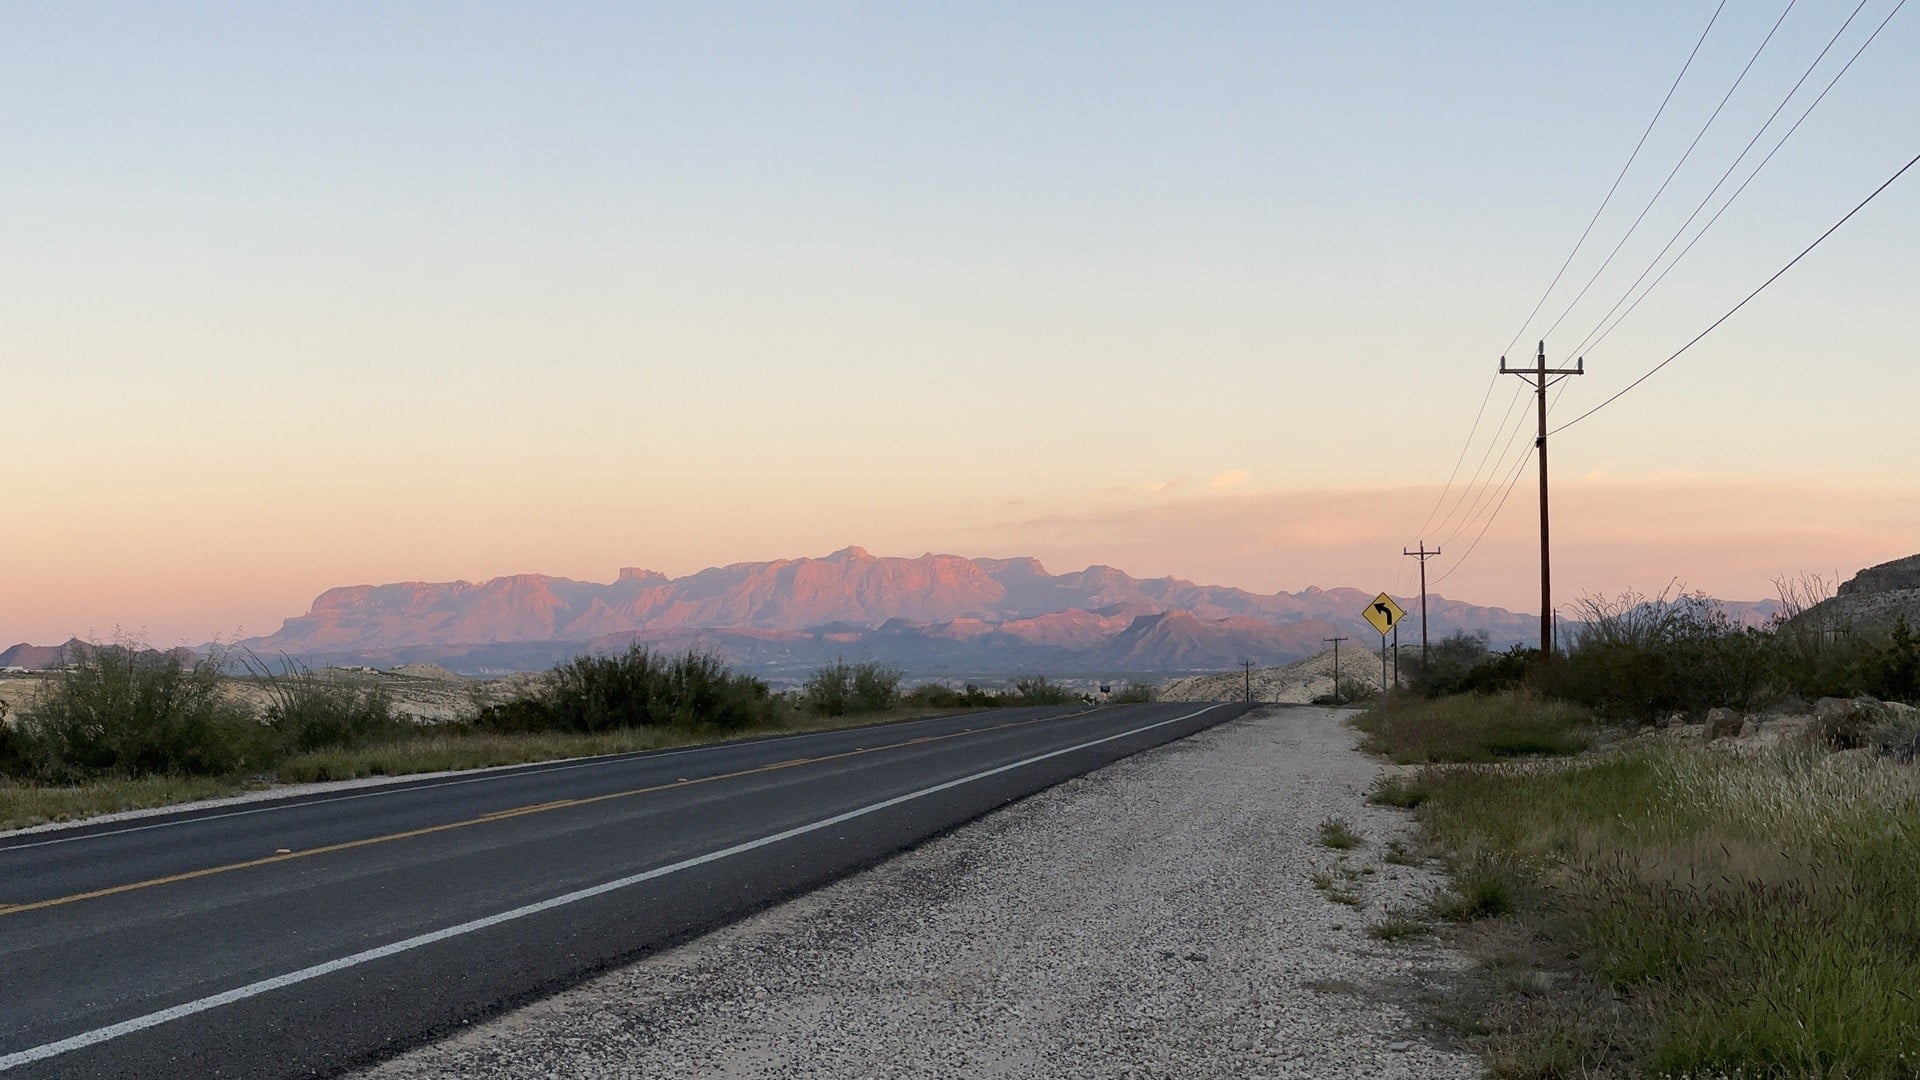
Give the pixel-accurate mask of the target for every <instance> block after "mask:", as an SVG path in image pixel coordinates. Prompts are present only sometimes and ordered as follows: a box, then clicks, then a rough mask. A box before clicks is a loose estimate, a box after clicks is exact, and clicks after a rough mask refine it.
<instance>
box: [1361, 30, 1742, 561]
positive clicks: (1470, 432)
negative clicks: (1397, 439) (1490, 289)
mask: <svg viewBox="0 0 1920 1080" xmlns="http://www.w3.org/2000/svg"><path fill="white" fill-rule="evenodd" d="M1726 6H1727V0H1720V3H1719V4H1718V5H1717V6H1716V7H1715V8H1714V9H1713V15H1712V16H1711V17H1709V18H1708V19H1707V25H1706V26H1705V27H1704V28H1702V29H1701V31H1700V36H1699V37H1698V38H1697V39H1695V40H1694V43H1693V48H1692V50H1691V51H1689V52H1688V53H1687V59H1686V62H1685V63H1683V64H1681V65H1680V71H1679V73H1678V74H1676V75H1675V76H1674V77H1673V82H1672V84H1670V85H1669V86H1668V87H1667V93H1666V96H1664V97H1662V98H1661V99H1660V105H1659V107H1658V108H1656V109H1655V110H1654V111H1653V118H1652V119H1651V120H1648V121H1647V126H1646V128H1645V130H1643V131H1641V132H1640V138H1639V140H1638V141H1637V142H1635V143H1634V144H1633V150H1632V151H1631V152H1630V153H1628V154H1627V160H1626V162H1625V163H1624V164H1622V165H1621V166H1620V171H1619V172H1618V173H1616V174H1615V175H1614V178H1613V183H1612V184H1611V185H1609V186H1608V188H1607V193H1606V194H1605V195H1604V196H1602V197H1601V199H1600V205H1599V206H1598V207H1595V208H1594V211H1593V216H1592V217H1590V218H1588V219H1587V227H1586V228H1585V229H1583V230H1581V232H1580V236H1579V238H1578V239H1576V240H1575V241H1574V242H1573V247H1572V249H1571V250H1569V251H1568V252H1567V257H1566V258H1565V259H1564V260H1562V261H1561V263H1560V269H1559V270H1558V271H1556V272H1555V273H1554V275H1553V280H1551V281H1549V282H1548V283H1547V287H1546V290H1545V291H1543V292H1542V293H1541V294H1540V299H1538V300H1536V301H1534V304H1533V310H1531V311H1529V312H1527V317H1526V318H1525V319H1524V320H1522V322H1521V324H1520V328H1519V329H1518V330H1516V331H1514V335H1513V340H1512V341H1510V342H1508V343H1507V347H1506V348H1505V349H1503V350H1501V352H1502V354H1503V355H1504V354H1506V353H1511V352H1512V351H1513V349H1514V346H1515V345H1518V344H1519V343H1520V339H1521V338H1522V337H1523V336H1525V335H1526V332H1527V327H1529V326H1531V325H1532V324H1533V320H1534V317H1535V316H1537V315H1539V314H1540V309H1541V307H1543V306H1544V305H1545V304H1546V302H1547V299H1548V297H1550V296H1552V295H1553V290H1554V289H1555V288H1556V287H1558V286H1559V284H1560V279H1561V278H1562V277H1564V276H1565V275H1566V272H1567V268H1568V267H1570V266H1572V265H1573V260H1574V257H1575V256H1577V255H1579V253H1580V249H1581V247H1582V246H1584V245H1585V244H1586V242H1587V237H1588V236H1589V235H1591V234H1592V232H1593V228H1594V226H1595V225H1596V224H1598V223H1599V221H1600V215H1601V214H1603V213H1605V212H1606V209H1607V207H1608V206H1609V205H1610V204H1611V203H1612V202H1613V196H1614V194H1615V193H1617V192H1618V191H1619V190H1620V184H1621V181H1623V180H1625V179H1626V176H1627V172H1628V171H1629V170H1630V169H1632V168H1633V163H1634V162H1635V161H1636V160H1638V159H1639V157H1640V151H1641V150H1642V149H1643V148H1644V147H1645V146H1646V144H1647V138H1648V137H1649V136H1651V135H1652V134H1653V129H1654V127H1655V126H1656V125H1658V124H1659V123H1660V118H1661V117H1662V116H1664V115H1666V111H1667V106H1668V105H1669V104H1670V103H1672V101H1673V95H1674V92H1675V91H1677V90H1679V89H1680V83H1681V81H1682V80H1684V79H1685V78H1686V76H1687V72H1688V71H1689V70H1691V69H1692V67H1693V62H1694V60H1695V59H1696V58H1697V57H1698V56H1699V55H1700V48H1701V46H1703V45H1705V44H1706V41H1707V35H1709V34H1710V33H1712V32H1713V27H1714V24H1715V23H1717V22H1718V21H1719V20H1720V13H1721V12H1722V11H1724V10H1726ZM1499 381H1500V376H1499V375H1498V374H1495V375H1494V376H1492V377H1491V378H1489V379H1488V380H1487V389H1486V392H1485V393H1484V394H1482V395H1481V396H1480V407H1479V408H1478V409H1477V410H1475V411H1474V414H1473V424H1472V425H1471V426H1470V427H1469V428H1468V429H1467V437H1466V439H1465V440H1464V441H1463V442H1462V443H1461V444H1460V453H1459V454H1458V455H1456V456H1455V458H1454V462H1453V471H1452V472H1450V473H1448V474H1447V481H1446V483H1445V484H1443V485H1441V488H1440V494H1439V496H1438V497H1437V498H1435V499H1434V501H1433V507H1432V508H1431V509H1429V510H1428V511H1427V517H1426V520H1424V521H1422V522H1421V523H1420V528H1419V529H1417V530H1415V532H1416V535H1417V536H1424V535H1425V533H1426V531H1427V526H1429V525H1432V524H1433V520H1434V518H1435V516H1437V515H1438V514H1439V513H1440V508H1441V507H1442V506H1444V505H1446V502H1447V496H1448V495H1449V494H1450V493H1451V492H1452V491H1453V483H1454V481H1455V480H1457V479H1459V477H1460V467H1461V466H1462V465H1464V464H1465V463H1466V460H1467V455H1468V454H1469V453H1470V452H1471V451H1472V450H1473V440H1474V436H1475V435H1477V434H1479V431H1480V421H1481V420H1482V419H1483V418H1484V417H1485V416H1486V411H1487V403H1488V402H1489V401H1491V400H1492V399H1493V388H1494V386H1495V385H1497V384H1498V383H1499ZM1511 410H1512V406H1511V405H1509V406H1508V411H1511ZM1495 441H1496V442H1497V437H1496V440H1495ZM1491 447H1492V443H1490V444H1489V449H1491ZM1485 462H1486V459H1485V456H1484V455H1483V456H1482V459H1481V465H1482V466H1484V465H1485ZM1478 482H1479V472H1478V471H1476V472H1475V474H1474V477H1473V479H1472V480H1470V481H1468V484H1467V489H1468V490H1470V489H1471V488H1472V487H1473V486H1474V485H1475V484H1477V483H1478ZM1464 500H1465V496H1464V495H1463V496H1462V497H1461V501H1464ZM1458 510H1459V506H1458V505H1457V504H1456V505H1455V507H1454V509H1453V510H1451V511H1449V512H1448V515H1447V518H1448V520H1450V519H1451V518H1452V516H1453V514H1454V513H1455V512H1457V511H1458ZM1441 528H1442V529H1444V528H1446V522H1445V521H1443V522H1442V523H1441ZM1396 580H1397V579H1396Z"/></svg>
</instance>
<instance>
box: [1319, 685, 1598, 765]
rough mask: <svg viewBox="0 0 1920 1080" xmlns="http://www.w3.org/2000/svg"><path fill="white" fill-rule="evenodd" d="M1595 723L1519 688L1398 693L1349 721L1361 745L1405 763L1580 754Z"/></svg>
mask: <svg viewBox="0 0 1920 1080" xmlns="http://www.w3.org/2000/svg"><path fill="white" fill-rule="evenodd" d="M1593 723H1594V721H1593V717H1592V716H1591V715H1590V714H1589V713H1588V712H1587V711H1586V710H1584V709H1582V708H1580V707H1579V706H1577V705H1569V704H1567V703H1566V702H1563V701H1550V700H1547V699H1545V698H1539V697H1535V696H1533V695H1531V694H1526V693H1522V692H1512V693H1505V694H1458V695H1455V696H1453V697H1444V698H1433V699H1428V698H1423V697H1415V696H1410V695H1403V696H1398V697H1395V698H1393V699H1391V700H1389V701H1387V702H1384V703H1382V704H1380V705H1376V706H1375V707H1373V708H1371V709H1368V710H1367V711H1366V712H1365V713H1363V714H1361V715H1360V716H1358V717H1356V718H1355V719H1354V726H1355V727H1358V728H1359V729H1360V730H1361V731H1363V732H1365V733H1366V738H1365V739H1363V740H1362V742H1361V745H1362V746H1364V747H1365V748H1366V749H1368V750H1370V751H1372V752H1374V753H1377V754H1385V755H1386V756H1387V757H1389V758H1391V759H1393V760H1394V761H1395V762H1397V763H1399V764H1402V765H1422V764H1427V763H1431V762H1492V761H1505V760H1509V759H1512V758H1518V757H1529V756H1539V755H1546V756H1553V755H1560V754H1574V753H1579V752H1580V751H1582V750H1585V749H1587V747H1589V746H1590V745H1592V742H1593V740H1592V737H1591V734H1590V731H1589V729H1590V728H1592V726H1593Z"/></svg>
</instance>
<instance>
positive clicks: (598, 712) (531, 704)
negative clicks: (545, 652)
mask: <svg viewBox="0 0 1920 1080" xmlns="http://www.w3.org/2000/svg"><path fill="white" fill-rule="evenodd" d="M777 708H778V706H777V705H776V704H775V701H774V698H773V694H772V692H771V691H770V690H769V689H768V688H767V684H766V683H764V682H761V681H760V680H759V679H756V678H753V677H751V676H748V675H742V674H736V673H735V672H733V671H732V670H731V669H729V668H728V667H727V665H726V664H725V663H724V662H722V661H721V660H720V659H719V658H717V657H714V656H710V655H708V654H705V653H700V652H691V651H690V652H687V653H685V654H683V655H680V656H674V657H662V656H659V655H656V654H655V653H652V652H650V651H649V650H648V649H647V648H646V647H645V646H642V645H638V644H636V645H632V646H630V647H628V649H627V651H626V652H624V653H619V654H615V655H611V656H606V655H588V656H580V657H575V658H574V659H572V660H569V661H567V662H566V663H563V664H560V665H559V666H557V667H555V668H554V669H553V670H552V671H551V672H549V673H548V674H547V677H546V679H545V680H544V681H543V682H542V683H540V684H538V685H536V686H535V687H533V688H532V689H530V690H529V691H527V692H526V693H523V694H522V695H520V696H519V697H517V698H514V699H512V700H509V701H505V702H501V703H499V704H495V705H488V706H486V707H485V708H483V709H481V710H480V713H479V716H478V717H477V718H476V720H475V725H476V726H477V727H480V728H483V729H485V730H488V731H500V732H515V731H521V732H530V731H570V732H576V733H593V732H600V731H612V730H617V729H620V728H633V727H648V726H667V725H673V726H680V727H716V728H723V729H735V728H742V727H748V726H751V725H753V724H759V723H769V722H772V721H773V720H774V719H776V713H777Z"/></svg>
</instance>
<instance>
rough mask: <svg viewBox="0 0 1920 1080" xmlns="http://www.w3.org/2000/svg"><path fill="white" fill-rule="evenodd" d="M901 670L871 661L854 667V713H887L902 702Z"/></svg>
mask: <svg viewBox="0 0 1920 1080" xmlns="http://www.w3.org/2000/svg"><path fill="white" fill-rule="evenodd" d="M901 675H902V672H901V670H900V669H899V668H897V667H893V666H891V665H888V664H878V663H874V662H873V661H871V660H869V661H866V662H865V663H860V664H855V665H854V666H853V711H855V712H862V713H870V712H885V711H887V710H888V709H891V708H893V707H894V706H895V705H896V704H898V703H899V701H900V678H901Z"/></svg>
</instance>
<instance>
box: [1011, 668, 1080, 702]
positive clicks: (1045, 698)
mask: <svg viewBox="0 0 1920 1080" xmlns="http://www.w3.org/2000/svg"><path fill="white" fill-rule="evenodd" d="M1013 697H1014V699H1015V700H1016V701H1017V702H1018V703H1019V704H1021V705H1067V704H1070V703H1072V702H1075V701H1078V700H1080V696H1079V695H1078V694H1075V693H1074V692H1073V691H1071V690H1069V689H1067V688H1066V687H1064V686H1061V685H1060V684H1059V683H1056V682H1054V681H1052V680H1051V679H1048V678H1047V677H1046V676H1044V675H1027V676H1024V677H1022V678H1020V679H1016V680H1015V681H1014V684H1013Z"/></svg>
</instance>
